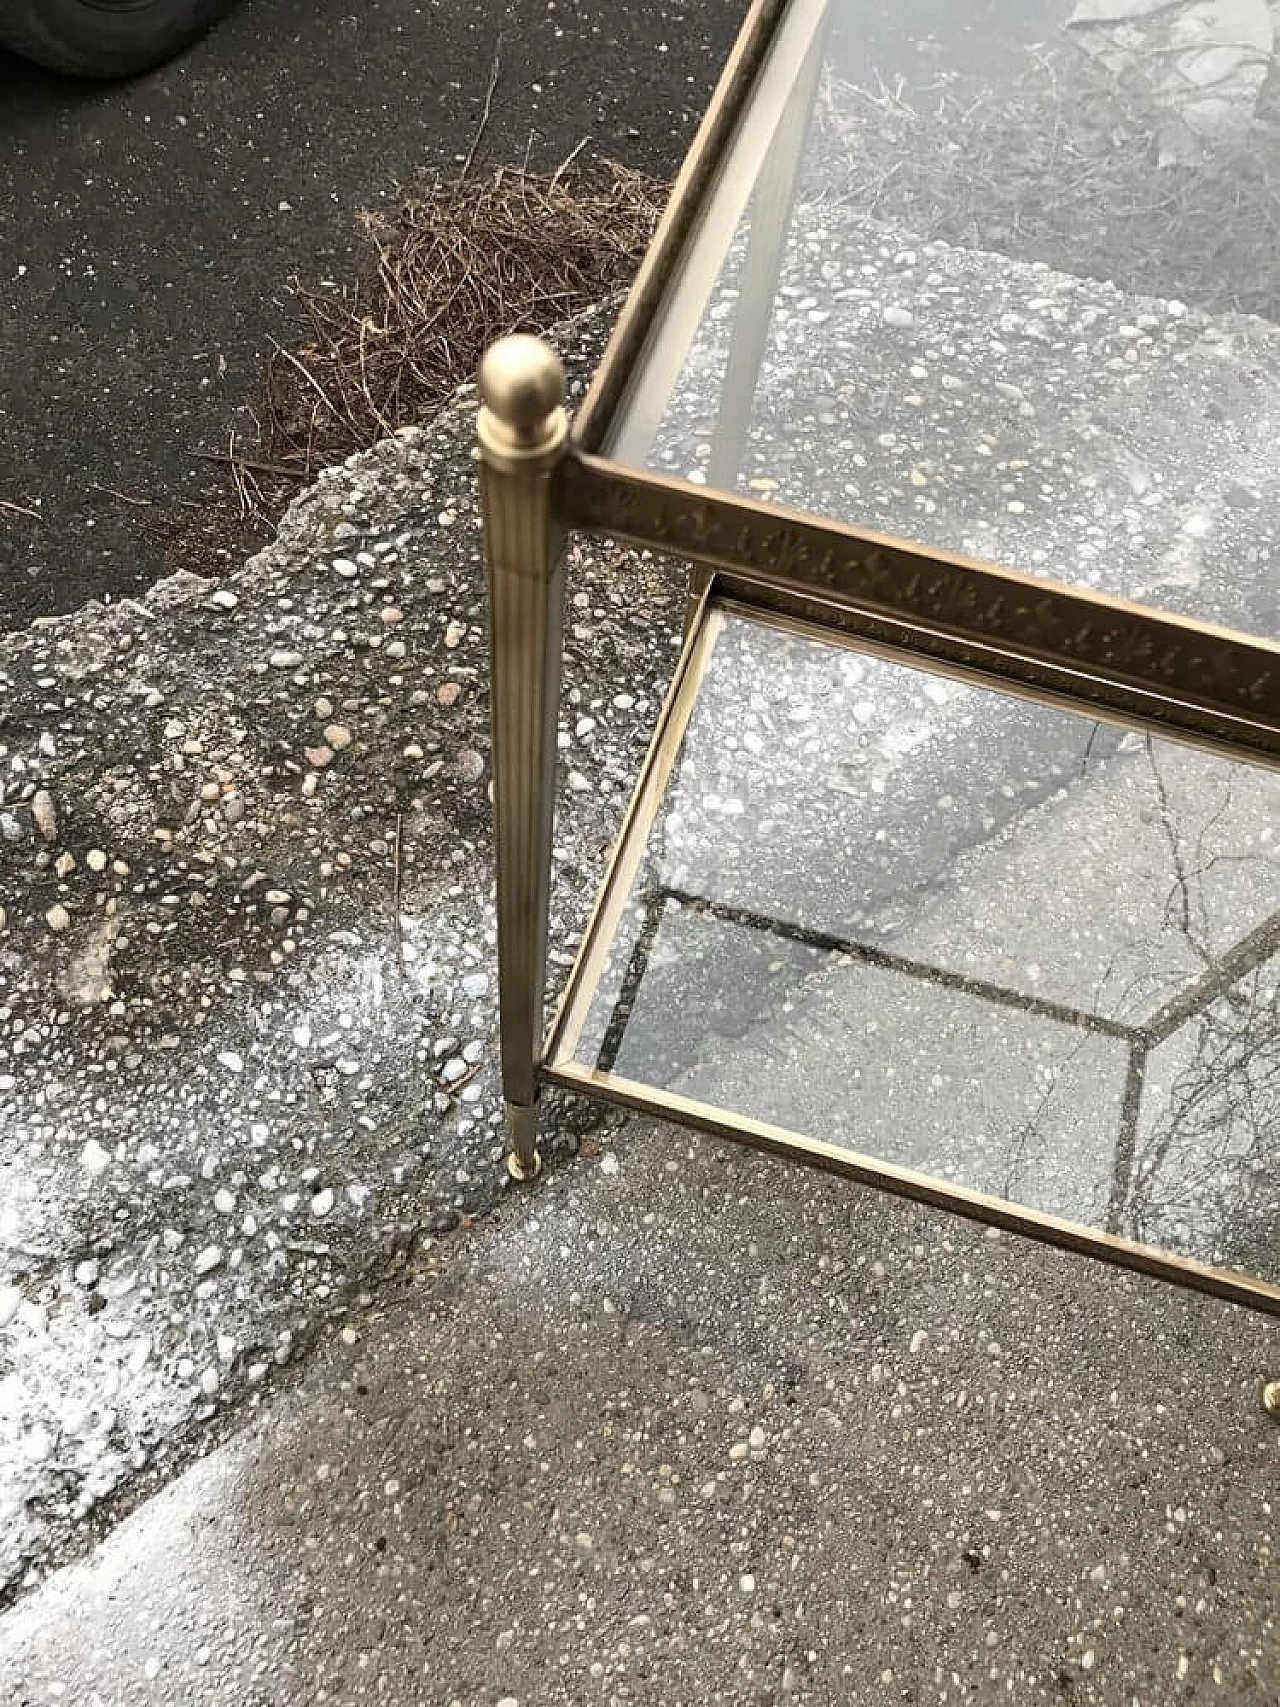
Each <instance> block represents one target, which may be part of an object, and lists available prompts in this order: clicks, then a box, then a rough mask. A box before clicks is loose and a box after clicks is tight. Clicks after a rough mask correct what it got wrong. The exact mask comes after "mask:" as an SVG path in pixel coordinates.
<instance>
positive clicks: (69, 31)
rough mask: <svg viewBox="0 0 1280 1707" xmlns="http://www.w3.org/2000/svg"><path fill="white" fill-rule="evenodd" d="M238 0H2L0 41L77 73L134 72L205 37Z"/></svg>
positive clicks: (58, 68)
mask: <svg viewBox="0 0 1280 1707" xmlns="http://www.w3.org/2000/svg"><path fill="white" fill-rule="evenodd" d="M235 4H236V0H133V3H132V4H130V3H129V0H117V3H116V4H114V5H112V4H109V3H104V4H100V5H95V4H94V0H0V43H2V44H3V45H4V46H5V47H9V48H12V49H13V51H14V52H15V53H20V54H22V55H23V57H24V58H26V59H34V60H35V61H36V62H37V63H38V64H40V65H47V66H48V67H49V68H50V69H51V70H53V71H69V72H70V73H71V74H72V75H73V76H75V77H132V76H133V75H134V74H135V73H136V72H139V71H148V70H150V68H151V67H152V66H153V65H160V64H161V63H162V62H163V61H164V60H166V59H170V58H172V56H173V55H174V54H175V53H178V52H179V51H180V50H181V49H182V48H184V47H186V46H187V44H188V43H189V42H193V41H195V40H196V38H197V37H198V36H202V35H203V34H204V33H205V31H206V30H207V29H208V28H209V27H210V26H211V25H212V24H215V23H216V22H217V21H218V19H219V18H220V17H221V16H222V15H223V13H224V12H229V11H230V10H231V8H232V7H233V6H234V5H235Z"/></svg>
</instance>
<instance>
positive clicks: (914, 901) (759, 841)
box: [545, 603, 1280, 1313]
mask: <svg viewBox="0 0 1280 1707" xmlns="http://www.w3.org/2000/svg"><path fill="white" fill-rule="evenodd" d="M1278 907H1280V776H1278V775H1277V774H1276V773H1274V772H1272V771H1269V770H1266V769H1264V768H1261V767H1257V766H1253V765H1250V764H1246V763H1243V762H1238V761H1233V760H1228V759H1225V758H1223V757H1222V756H1220V755H1218V754H1213V753H1207V752H1203V751H1200V750H1197V749H1195V748H1192V747H1189V746H1184V745H1182V744H1181V743H1178V742H1173V741H1170V740H1167V739H1164V738H1162V737H1158V736H1152V735H1148V734H1145V733H1142V732H1140V731H1134V730H1125V729H1123V728H1119V727H1115V726H1112V725H1110V724H1103V723H1097V722H1094V721H1092V720H1091V719H1089V718H1088V717H1086V716H1082V715H1079V714H1077V713H1074V712H1071V711H1067V710H1064V709H1062V708H1060V707H1057V706H1049V705H1044V704H1040V703H1034V702H1031V701H1029V700H1027V699H1025V698H1022V697H1015V696H1014V695H1012V694H1008V693H1005V692H1002V691H999V690H997V689H995V688H993V687H991V686H989V685H986V684H978V683H976V682H972V681H962V680H957V679H955V678H954V677H951V676H946V675H942V674H938V673H936V672H933V671H931V670H929V669H927V668H924V667H921V666H919V665H917V664H915V663H908V662H905V661H903V660H902V659H901V658H897V657H891V656H889V655H887V654H886V655H881V654H872V653H870V652H868V651H866V650H863V649H861V648H855V647H854V646H852V645H850V644H848V643H846V642H845V641H844V640H842V639H841V638H839V637H837V636H833V635H832V634H829V633H827V632H826V631H821V632H819V631H816V630H810V629H807V628H805V627H802V626H801V625H798V624H795V623H792V622H789V621H786V620H784V619H781V618H778V617H775V616H771V615H769V614H766V613H761V612H754V611H751V610H748V609H746V608H745V607H741V606H736V605H731V604H722V603H713V604H711V605H709V606H708V607H707V608H706V609H705V611H704V614H703V616H702V619H701V625H700V628H699V630H698V633H697V635H696V638H695V640H694V641H693V643H692V644H691V646H690V647H689V649H688V650H687V652H686V659H685V665H684V669H683V674H682V677H681V680H680V682H679V685H678V688H677V690H676V691H675V692H674V694H673V697H672V699H671V701H670V703H669V706H668V710H667V713H666V715H665V720H664V724H663V727H662V728H661V730H660V731H659V734H658V737H657V739H656V741H655V745H654V749H653V752H652V754H651V757H650V762H649V766H648V768H647V771H646V774H645V777H644V778H643V779H642V783H641V786H640V790H639V792H638V794H637V798H636V801H635V803H634V806H633V809H632V813H631V815H630V818H629V820H628V825H627V827H626V830H625V831H624V834H623V837H622V839H621V841H620V843H619V847H618V850H617V853H616V855H615V859H614V864H613V867H612V870H611V873H610V876H609V879H608V880H607V882H606V885H605V889H604V891H603V893H602V897H601V902H600V906H599V909H598V911H597V916H596V919H595V921H594V923H593V926H592V929H591V931H590V932H589V933H588V937H587V940H586V942H585V943H584V947H583V952H582V954H581V955H580V957H579V962H578V966H577V968H576V969H575V973H574V975H573V979H572V980H571V983H570V987H569V990H568V992H567V994H566V999H565V1001H564V1002H563V1003H562V1007H561V1012H560V1017H559V1020H558V1022H557V1025H556V1026H555V1027H554V1028H553V1033H552V1038H551V1041H550V1045H549V1049H548V1056H547V1064H546V1068H545V1073H546V1076H547V1077H548V1078H550V1079H552V1080H555V1081H558V1082H561V1083H568V1084H573V1085H576V1086H578V1087H579V1088H583V1089H586V1090H588V1091H593V1092H595V1093H596V1094H598V1095H602V1096H605V1097H610V1098H613V1099H615V1100H620V1101H623V1102H628V1103H631V1104H633V1105H636V1106H640V1107H645V1108H649V1109H652V1110H653V1111H655V1112H658V1113H662V1114H666V1115H669V1116H672V1117H674V1118H676V1119H679V1120H683V1121H685V1122H686V1123H689V1124H692V1125H695V1126H701V1127H704V1128H705V1129H707V1130H709V1131H716V1132H720V1133H723V1134H727V1135H730V1136H737V1137H743V1138H746V1139H747V1140H748V1141H750V1142H754V1143H757V1144H763V1145H766V1146H767V1147H770V1148H774V1149H780V1150H784V1151H792V1152H794V1153H797V1154H801V1155H803V1156H805V1157H806V1158H807V1159H809V1160H816V1161H819V1162H821V1163H823V1164H825V1165H828V1166H834V1167H837V1168H840V1169H841V1170H842V1171H846V1172H850V1173H852V1174H854V1175H855V1176H857V1177H859V1178H862V1179H865V1180H868V1181H870V1182H872V1183H878V1184H881V1185H884V1186H886V1187H887V1188H888V1189H890V1190H893V1191H897V1192H899V1193H902V1194H906V1195H910V1196H914V1197H918V1198H923V1199H926V1200H928V1201H930V1202H934V1203H941V1204H944V1205H946V1206H949V1207H952V1208H955V1209H958V1210H959V1211H961V1212H962V1213H966V1214H970V1215H976V1216H978V1217H980V1218H983V1219H987V1220H992V1221H996V1222H1000V1223H1002V1224H1005V1225H1010V1226H1014V1227H1017V1228H1018V1229H1019V1230H1021V1231H1024V1232H1028V1233H1031V1234H1033V1235H1035V1236H1038V1237H1042V1238H1046V1239H1049V1240H1051V1241H1052V1242H1055V1243H1060V1244H1065V1245H1069V1246H1071V1247H1073V1248H1076V1249H1080V1250H1086V1251H1089V1252H1091V1253H1093V1254H1096V1255H1099V1256H1103V1257H1107V1258H1110V1259H1111V1260H1114V1261H1119V1262H1123V1263H1126V1264H1128V1265H1130V1266H1134V1267H1139V1268H1143V1269H1146V1270H1148V1271H1151V1272H1155V1273H1159V1274H1162V1275H1165V1276H1167V1277H1168V1278H1171V1279H1174V1280H1181V1281H1182V1282H1183V1283H1184V1284H1188V1285H1192V1286H1197V1287H1200V1288H1202V1289H1205V1290H1210V1291H1214V1292H1217V1293H1219V1294H1222V1295H1225V1296H1229V1297H1232V1298H1236V1299H1238V1300H1239V1301H1241V1302H1244V1303H1248V1304H1251V1305H1253V1306H1254V1307H1258V1308H1262V1309H1266V1310H1271V1311H1273V1312H1275V1313H1280V911H1278V910H1277V909H1278Z"/></svg>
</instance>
